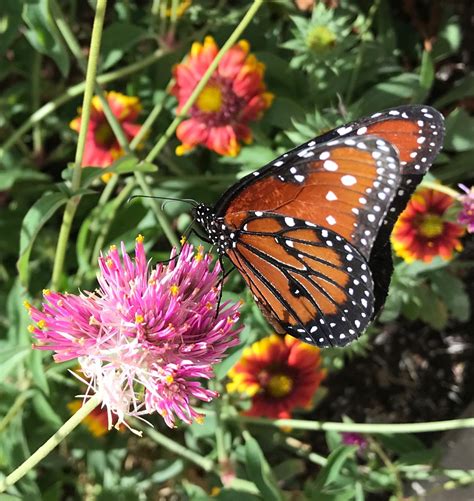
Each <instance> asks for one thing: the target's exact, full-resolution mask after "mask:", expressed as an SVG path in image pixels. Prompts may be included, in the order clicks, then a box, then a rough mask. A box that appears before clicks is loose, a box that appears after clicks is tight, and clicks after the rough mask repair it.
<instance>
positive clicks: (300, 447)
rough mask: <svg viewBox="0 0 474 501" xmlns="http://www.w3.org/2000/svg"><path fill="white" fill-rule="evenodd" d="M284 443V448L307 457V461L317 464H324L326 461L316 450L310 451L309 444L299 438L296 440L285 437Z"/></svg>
mask: <svg viewBox="0 0 474 501" xmlns="http://www.w3.org/2000/svg"><path fill="white" fill-rule="evenodd" d="M284 444H285V447H286V448H288V449H289V450H291V451H292V452H294V453H295V454H296V455H298V456H300V457H304V458H306V459H308V461H311V462H312V463H315V464H317V465H319V466H326V464H327V462H328V460H327V459H326V458H325V457H324V456H321V455H320V454H316V452H312V450H311V446H310V445H308V444H305V443H304V442H301V440H298V439H297V438H295V437H287V438H286V439H285V442H284Z"/></svg>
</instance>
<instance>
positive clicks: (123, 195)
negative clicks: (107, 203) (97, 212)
mask: <svg viewBox="0 0 474 501" xmlns="http://www.w3.org/2000/svg"><path fill="white" fill-rule="evenodd" d="M114 177H118V176H114ZM109 184H110V183H109ZM134 188H135V181H134V180H133V179H128V182H127V184H126V185H125V186H124V187H123V189H122V191H121V192H120V193H119V194H118V195H117V197H116V198H115V199H114V200H113V202H111V203H112V207H111V208H110V210H109V211H107V216H106V218H105V220H104V219H102V220H101V221H100V226H99V234H98V236H97V240H96V242H95V246H94V251H93V252H92V257H91V265H92V266H95V264H96V263H97V259H98V258H99V254H100V251H101V249H102V247H103V245H104V242H105V238H106V236H107V234H108V232H109V228H110V224H111V223H112V221H113V220H114V218H115V214H116V213H117V211H118V209H119V207H120V206H121V205H122V203H123V202H124V201H125V200H127V199H128V197H129V195H130V193H131V192H132V190H133V189H134ZM104 191H105V190H104ZM102 207H103V206H102Z"/></svg>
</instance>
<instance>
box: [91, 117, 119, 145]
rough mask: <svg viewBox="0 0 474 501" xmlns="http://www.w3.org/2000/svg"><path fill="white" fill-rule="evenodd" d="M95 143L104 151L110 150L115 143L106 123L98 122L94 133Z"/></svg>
mask: <svg viewBox="0 0 474 501" xmlns="http://www.w3.org/2000/svg"><path fill="white" fill-rule="evenodd" d="M94 138H95V141H96V143H97V144H98V145H99V146H101V147H102V148H104V149H109V148H111V147H112V146H113V145H114V143H115V135H114V133H113V131H112V129H111V127H110V125H109V124H108V122H107V121H105V120H104V121H103V122H100V123H99V124H98V125H97V127H96V128H95V131H94Z"/></svg>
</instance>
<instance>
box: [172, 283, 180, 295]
mask: <svg viewBox="0 0 474 501" xmlns="http://www.w3.org/2000/svg"><path fill="white" fill-rule="evenodd" d="M170 292H171V295H172V296H176V295H177V294H178V292H179V286H177V285H176V284H173V285H172V286H171V287H170Z"/></svg>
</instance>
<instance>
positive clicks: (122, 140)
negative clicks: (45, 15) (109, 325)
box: [55, 4, 178, 259]
mask: <svg viewBox="0 0 474 501" xmlns="http://www.w3.org/2000/svg"><path fill="white" fill-rule="evenodd" d="M55 9H56V12H57V15H58V17H59V19H62V20H63V21H62V22H60V23H59V24H58V26H60V28H61V30H62V34H63V37H64V39H65V41H66V43H67V44H68V46H69V48H70V50H71V52H72V53H73V54H74V55H75V56H76V57H77V58H78V61H79V63H82V64H80V66H81V68H84V67H85V59H84V56H83V55H82V52H81V50H80V46H79V44H78V43H77V41H76V39H75V37H74V34H73V33H72V32H71V30H70V28H69V26H68V24H67V22H65V21H64V16H63V13H62V12H61V10H60V9H59V6H58V5H57V4H55ZM94 88H95V92H96V93H97V95H98V96H99V99H100V102H101V104H102V108H103V110H104V114H105V117H106V119H107V122H108V123H109V125H110V127H111V129H112V131H113V133H114V135H115V137H116V138H117V141H118V143H119V144H120V146H121V147H122V149H123V150H124V151H125V152H126V153H128V154H130V153H132V149H131V147H130V145H129V143H128V138H127V137H126V135H125V132H124V130H123V128H122V125H121V124H120V122H119V121H118V120H117V117H116V116H115V115H114V113H113V111H112V109H111V107H110V104H109V102H108V100H107V98H106V97H105V94H104V91H103V90H102V89H101V88H100V86H99V85H98V84H96V85H95V87H94ZM153 120H154V118H152V120H151V121H149V122H148V124H147V127H151V124H152V123H153ZM81 123H82V122H81ZM146 131H147V129H146V128H145V130H144V132H143V133H142V134H144V133H146ZM136 144H138V143H136ZM137 174H138V173H136V176H135V177H136V179H137V181H138V183H139V184H140V186H142V189H143V190H144V191H145V193H146V194H147V195H148V196H152V192H151V190H150V189H149V188H148V185H147V184H146V182H145V180H144V177H143V176H141V175H137ZM109 193H110V192H109V191H108V192H107V194H109ZM148 203H149V205H150V206H151V209H152V211H153V213H154V214H155V217H156V219H157V221H158V224H160V225H161V227H162V228H163V231H164V233H165V235H166V236H167V238H168V240H169V242H170V244H171V245H175V246H177V245H178V239H177V237H176V235H175V234H174V232H173V230H172V228H171V225H170V223H169V222H168V219H167V218H166V216H165V214H164V213H163V211H162V210H161V208H160V207H159V205H158V204H157V202H156V200H154V199H149V202H148ZM117 208H118V207H117ZM116 210H117V209H115V211H116ZM107 228H108V227H106V228H105V233H104V232H103V233H102V238H99V242H98V243H100V244H102V243H103V241H104V240H105V235H106V233H107ZM96 254H98V252H97V242H96V245H95V248H94V252H93V255H92V259H94V258H95V256H96Z"/></svg>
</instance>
